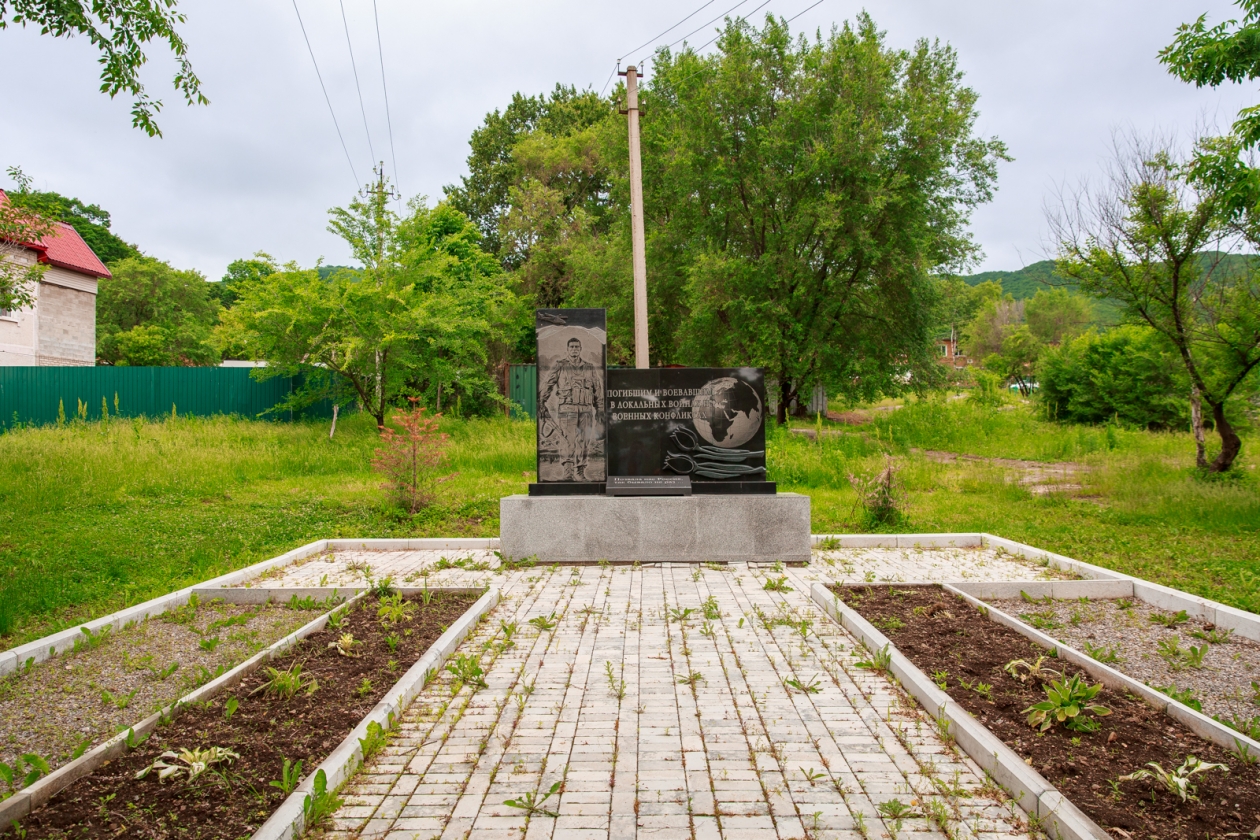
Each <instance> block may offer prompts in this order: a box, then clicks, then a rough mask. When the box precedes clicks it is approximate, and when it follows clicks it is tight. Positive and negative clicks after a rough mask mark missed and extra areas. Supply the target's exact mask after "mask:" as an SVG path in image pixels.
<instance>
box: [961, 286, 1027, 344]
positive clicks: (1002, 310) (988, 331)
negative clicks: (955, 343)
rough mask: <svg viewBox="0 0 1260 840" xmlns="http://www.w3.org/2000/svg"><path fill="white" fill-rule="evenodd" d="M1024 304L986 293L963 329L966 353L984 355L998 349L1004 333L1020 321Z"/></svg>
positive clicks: (1020, 323) (1009, 332)
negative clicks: (982, 301) (985, 297)
mask: <svg viewBox="0 0 1260 840" xmlns="http://www.w3.org/2000/svg"><path fill="white" fill-rule="evenodd" d="M995 285H996V284H995ZM1024 307H1025V302H1024V301H1022V300H1015V298H1013V297H1011V296H1010V295H1004V296H1002V297H992V296H990V297H988V298H987V299H986V300H985V302H984V303H982V304H981V305H980V306H979V307H978V309H977V310H976V316H975V317H974V318H972V319H971V323H969V324H967V327H966V330H965V331H964V333H963V346H965V347H966V348H967V355H968V356H971V357H972V358H975V359H984V358H986V357H988V356H990V355H992V354H993V353H1000V352H1001V350H1002V343H1003V342H1004V341H1005V340H1006V337H1007V336H1008V335H1010V334H1011V332H1013V331H1014V330H1016V329H1018V328H1019V327H1020V326H1022V325H1023V324H1024Z"/></svg>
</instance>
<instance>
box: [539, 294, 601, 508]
mask: <svg viewBox="0 0 1260 840" xmlns="http://www.w3.org/2000/svg"><path fill="white" fill-rule="evenodd" d="M604 327H605V321H604V310H602V309H539V310H537V312H536V313H535V316H534V329H535V334H536V336H537V340H538V481H539V482H540V483H543V482H581V483H590V484H597V483H599V482H602V481H604V478H605V476H607V474H608V470H607V459H606V455H605V440H606V425H607V423H606V420H607V414H606V409H607V406H606V404H605V399H604V391H605V378H606V375H607V372H606V347H607V343H608V338H607V333H606V331H605V328H604Z"/></svg>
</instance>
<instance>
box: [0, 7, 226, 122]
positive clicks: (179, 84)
mask: <svg viewBox="0 0 1260 840" xmlns="http://www.w3.org/2000/svg"><path fill="white" fill-rule="evenodd" d="M185 19H186V18H185V17H184V15H183V13H181V12H179V11H178V10H177V9H176V0H0V30H3V29H7V28H8V27H9V26H11V25H15V26H26V25H28V24H30V25H32V26H36V27H38V28H39V31H40V33H41V34H44V35H52V36H53V37H55V38H70V37H73V36H75V35H79V36H82V37H85V38H87V39H88V41H89V42H90V43H91V44H92V46H94V47H96V49H97V50H98V51H99V52H100V58H99V59H98V61H99V63H100V65H101V92H102V93H107V94H109V96H110V98H111V99H112V98H113V97H115V96H117V95H118V94H120V93H125V94H128V95H129V96H130V97H131V124H132V125H134V126H135V127H136V128H139V129H140V130H142V131H144V132H145V133H146V134H148V135H149V136H150V137H153V136H155V135H156V136H161V134H162V132H161V130H160V129H159V128H158V125H157V122H156V120H155V115H156V114H157V113H158V112H159V111H161V110H162V100H160V99H154V98H153V97H152V96H150V95H149V93H148V91H147V90H145V87H144V84H143V83H142V82H141V81H140V68H141V67H143V66H144V65H145V64H146V63H147V62H148V60H149V57H148V55H146V53H145V49H146V47H147V46H148V45H149V44H150V43H152V42H154V41H164V42H165V43H166V45H167V47H169V48H170V51H171V54H172V55H173V56H174V58H175V65H176V69H175V77H174V78H173V79H172V80H171V83H172V84H173V85H174V87H175V90H176V91H177V92H178V93H179V94H180V95H181V96H183V97H184V100H185V101H186V102H187V103H188V104H189V105H206V104H208V103H209V100H207V99H206V97H205V96H204V95H203V94H202V92H201V80H200V79H198V78H197V74H196V73H194V72H193V68H192V64H191V62H190V61H189V59H188V45H187V44H185V43H184V39H183V38H182V37H181V36H180V34H179V32H178V31H176V27H177V26H178V25H179V24H182V23H184V21H185Z"/></svg>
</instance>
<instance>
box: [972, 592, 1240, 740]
mask: <svg viewBox="0 0 1260 840" xmlns="http://www.w3.org/2000/svg"><path fill="white" fill-rule="evenodd" d="M990 603H992V604H993V605H994V606H995V607H997V608H998V609H1000V610H1002V612H1004V613H1006V614H1007V615H1018V616H1019V617H1020V618H1021V619H1022V620H1023V621H1025V622H1026V623H1028V624H1031V625H1032V626H1034V627H1036V628H1037V629H1039V630H1041V631H1042V632H1043V633H1046V634H1047V635H1049V636H1053V637H1054V638H1056V639H1058V640H1060V641H1062V642H1064V643H1065V644H1068V645H1071V646H1072V647H1074V648H1076V649H1077V650H1080V651H1083V652H1085V653H1088V654H1089V655H1091V656H1093V657H1094V658H1095V659H1098V660H1099V661H1101V662H1106V663H1107V664H1108V665H1110V666H1111V667H1112V668H1115V669H1116V670H1117V671H1122V672H1123V673H1125V674H1128V675H1129V676H1131V677H1133V678H1134V679H1136V680H1138V681H1139V682H1144V683H1146V684H1147V685H1149V686H1152V687H1154V688H1157V689H1159V690H1160V691H1163V692H1164V693H1166V694H1169V695H1170V696H1172V697H1174V698H1176V699H1178V700H1180V701H1181V702H1183V703H1187V704H1189V705H1190V706H1192V707H1194V708H1197V709H1198V710H1199V711H1201V712H1203V713H1204V714H1207V715H1211V716H1215V717H1217V718H1218V719H1219V720H1221V721H1224V722H1226V723H1228V724H1229V725H1231V726H1233V727H1234V728H1236V729H1238V730H1240V731H1242V732H1249V733H1255V734H1260V644H1256V643H1255V642H1253V641H1251V640H1250V639H1244V638H1242V637H1240V636H1236V635H1234V634H1232V633H1229V632H1228V631H1222V630H1218V629H1217V628H1216V626H1215V625H1212V624H1203V623H1201V622H1198V621H1194V620H1192V619H1188V618H1186V617H1185V616H1184V615H1178V614H1175V613H1170V612H1167V611H1164V610H1160V609H1157V608H1155V607H1152V606H1151V605H1149V604H1147V603H1145V602H1143V601H1138V600H1136V599H1128V598H1125V599H1116V600H1111V599H1098V600H1092V601H1091V600H1059V601H1055V600H1046V599H1038V600H1036V601H1031V600H994V601H991V602H990ZM1253 737H1255V735H1253Z"/></svg>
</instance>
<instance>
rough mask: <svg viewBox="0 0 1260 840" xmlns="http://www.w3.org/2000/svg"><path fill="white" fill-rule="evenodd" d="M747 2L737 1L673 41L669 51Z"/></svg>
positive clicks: (746, 0) (744, 0)
mask: <svg viewBox="0 0 1260 840" xmlns="http://www.w3.org/2000/svg"><path fill="white" fill-rule="evenodd" d="M747 2H748V0H739V2H738V3H736V4H735V5H734V6H731V7H730V8H729V9H727V10H726V11H725V12H722V14H720V15H718V16H717V17H715V18H714V19H713V20H711V21H709V22H708V23H705V24H702V25H700V26H697V27H696V28H695V29H693V30H691V31H690V32H688V33H687V34H686V35H684V36H682V37H681V38H679V39H678V40H677V41H675V42H674V43H672V44H670V45H669V46H670V48H671V49H673V48H674V47H676V46H677V45H679V44H681V43H682V42H683V41H685V40H687V39H688V38H690V37H691V36H692V35H695V34H696V33H697V32H699V31H700V30H701V29H704V28H705V27H706V26H709V25H710V24H712V23H715V22H717V21H719V20H721V19H722V18H724V17H726V16H727V15H729V14H730V13H731V12H733V11H735V10H736V9H738V8H739V7H740V6H742V5H744V4H745V3H747ZM763 5H764V4H763Z"/></svg>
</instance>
